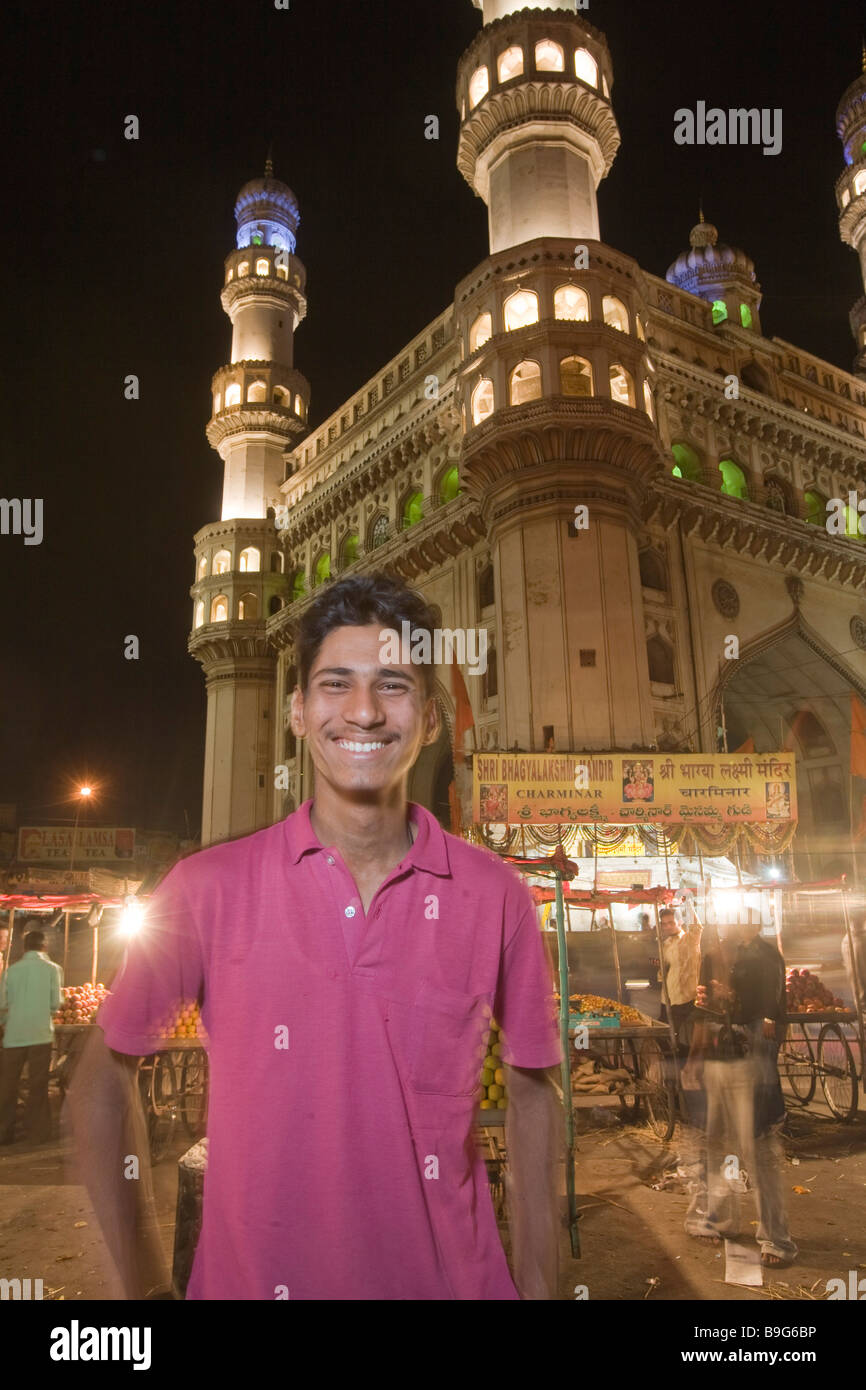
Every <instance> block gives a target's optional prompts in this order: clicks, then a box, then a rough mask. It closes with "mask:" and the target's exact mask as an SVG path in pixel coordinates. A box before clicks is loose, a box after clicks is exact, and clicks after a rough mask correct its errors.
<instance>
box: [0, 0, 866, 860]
mask: <svg viewBox="0 0 866 1390" xmlns="http://www.w3.org/2000/svg"><path fill="white" fill-rule="evenodd" d="M586 16H587V18H589V19H590V21H591V22H592V23H593V24H595V25H596V26H597V27H598V28H600V29H601V30H603V31H604V32H605V33H606V35H607V39H608V43H609V45H610V48H611V52H612V56H613V64H614V77H615V83H614V88H613V93H612V95H613V102H614V108H615V111H616V115H617V119H618V122H619V126H620V130H621V132H622V141H623V143H622V148H621V150H620V153H619V155H618V156H617V159H616V161H615V163H614V166H613V170H612V172H611V174H610V176H609V177H608V179H607V180H606V181H605V182H604V183H603V184H602V185H601V188H600V190H599V205H600V217H601V233H602V238H603V239H604V240H605V241H606V242H608V243H610V244H611V245H612V246H614V247H617V248H619V249H620V250H622V251H625V252H627V253H628V254H630V255H632V256H634V257H635V258H636V259H637V260H638V261H639V262H640V263H641V265H642V266H643V267H644V268H645V269H647V270H649V271H651V272H653V273H655V274H657V275H664V273H665V270H666V269H667V267H668V265H669V264H670V263H671V262H672V261H673V260H674V259H675V257H676V256H677V254H678V253H679V252H680V251H681V250H682V249H684V248H685V247H686V246H687V244H688V232H689V229H690V228H691V226H692V225H693V224H694V222H695V221H696V220H697V207H698V199H699V197H701V196H702V197H703V200H704V212H705V215H706V217H707V219H708V220H709V221H712V222H714V223H715V224H716V225H717V226H718V228H719V231H720V236H721V239H722V240H723V241H729V242H732V243H734V244H735V245H739V246H742V247H744V248H745V249H746V250H747V252H748V253H749V254H750V255H751V256H752V258H753V259H754V261H755V264H756V267H757V272H758V279H759V281H760V283H761V285H762V288H763V292H764V304H763V309H762V316H763V328H764V332H765V334H767V336H772V335H774V334H776V335H778V336H780V337H782V338H786V339H788V340H790V341H792V342H794V343H797V344H799V345H801V346H802V347H803V348H805V349H807V350H809V351H811V352H814V353H817V354H819V355H821V356H823V357H825V358H827V360H828V361H830V362H832V363H834V364H836V365H838V366H840V367H843V368H845V369H850V365H851V360H852V357H853V352H854V345H853V340H852V339H851V337H850V332H849V329H848V322H847V314H848V310H849V308H850V307H851V305H852V304H853V302H854V301H855V300H856V299H857V298H858V296H859V295H860V294H861V293H862V286H861V284H860V280H859V272H858V264H857V258H856V256H855V254H854V252H853V251H851V250H850V249H849V248H847V247H845V246H843V245H842V243H841V242H840V240H839V235H838V229H837V223H836V206H835V199H834V193H833V189H834V183H835V180H836V178H837V177H838V175H839V174H840V173H841V171H842V154H841V145H840V144H839V142H838V140H837V138H836V135H835V129H834V116H835V110H836V105H837V103H838V100H839V98H840V97H841V95H842V92H843V91H844V89H845V88H846V87H847V86H848V84H849V83H850V82H852V81H853V80H854V79H855V78H856V77H857V75H858V73H859V71H860V35H861V27H862V26H863V24H864V18H863V13H862V10H861V7H860V6H859V5H858V4H854V3H848V4H833V5H831V6H827V7H822V6H819V5H812V4H809V5H806V4H804V3H802V0H801V3H799V4H791V3H786V4H765V3H760V4H756V3H755V0H728V3H727V4H725V5H724V6H721V5H717V6H711V7H702V6H697V5H695V4H694V3H688V4H687V3H684V0H664V3H661V4H656V5H653V4H651V3H649V0H644V3H641V4H636V3H635V0H591V5H590V9H589V11H588V12H586ZM480 21H481V14H480V11H478V10H476V9H475V8H474V7H473V6H472V4H471V0H430V3H421V0H409V3H399V0H363V3H350V0H339V3H336V4H324V3H322V0H291V7H290V9H289V11H288V12H284V11H277V10H275V9H274V8H273V4H272V0H271V3H269V2H268V0H246V3H244V4H239V3H231V4H226V3H222V4H221V3H217V0H214V3H209V4H201V3H198V0H183V3H182V4H181V5H177V6H171V5H166V4H161V5H154V4H153V3H148V4H144V3H136V0H131V2H128V3H121V4H118V3H117V0H112V2H111V3H110V4H109V3H88V0H78V3H76V4H69V5H54V6H51V7H48V8H46V7H44V6H42V5H37V4H35V3H34V4H28V5H16V4H14V3H12V4H11V5H9V6H8V7H7V8H6V9H5V11H4V39H5V47H6V51H7V54H8V55H9V57H10V59H11V60H12V67H13V77H12V78H11V82H12V88H11V90H10V89H9V88H7V94H8V96H9V97H10V100H9V101H8V103H7V119H6V138H5V141H4V146H5V153H6V178H5V194H6V196H5V199H4V201H5V206H6V213H5V223H6V229H7V237H6V247H5V252H4V256H3V268H4V271H5V274H4V276H3V281H4V301H3V311H4V330H5V331H4V335H3V337H4V347H5V349H6V351H5V353H4V367H3V381H4V387H5V390H4V392H3V399H4V410H3V423H4V436H5V437H4V440H3V454H2V460H3V469H2V495H4V496H6V497H42V498H43V499H44V511H45V536H44V540H43V542H42V544H41V545H39V546H25V545H24V544H23V538H22V537H20V536H0V584H2V589H0V592H2V594H3V596H4V605H3V623H2V634H3V637H2V663H0V673H2V678H0V686H2V697H0V698H2V730H3V735H2V745H0V758H2V763H0V801H5V802H17V803H18V808H19V820H20V821H21V822H22V823H28V822H29V823H34V822H35V823H37V824H39V823H42V822H44V821H50V820H53V819H58V818H61V817H64V816H71V814H72V810H71V807H70V803H69V793H70V789H71V787H72V786H73V785H74V784H75V782H76V780H77V779H80V778H82V777H84V776H86V777H88V778H90V779H92V780H93V781H94V783H95V784H96V785H98V786H99V787H100V797H99V801H98V804H97V805H95V806H94V807H93V809H92V811H91V813H90V814H91V816H92V819H93V821H96V822H99V823H105V824H119V825H125V824H130V825H137V826H140V827H149V828H153V829H159V828H165V829H173V830H176V831H177V832H178V833H180V834H185V833H186V819H185V816H188V820H189V827H190V830H191V832H192V833H193V834H194V835H195V834H197V833H198V830H199V827H200V820H201V773H202V759H203V739H204V715H205V695H204V681H203V677H202V674H201V668H200V667H199V666H198V664H197V663H196V662H194V661H193V660H192V658H191V657H189V656H188V655H187V652H186V638H187V633H188V630H189V626H190V621H191V602H190V599H189V597H188V590H189V586H190V584H191V583H192V581H193V549H192V537H193V534H194V532H195V531H196V530H198V529H199V527H201V526H203V525H205V524H206V523H208V522H210V521H215V520H218V518H219V514H220V500H221V487H222V464H221V462H220V460H219V457H218V455H217V454H216V453H214V452H213V451H212V450H211V449H210V448H209V446H208V444H207V441H206V439H205V434H204V430H205V425H206V422H207V419H208V415H209V410H210V380H211V376H212V374H213V373H214V372H215V371H216V369H217V368H218V367H220V366H221V365H223V364H224V363H225V362H226V361H227V360H228V356H229V346H230V335H231V328H230V324H229V321H228V319H227V318H226V316H225V315H224V314H223V311H222V309H221V307H220V302H219V291H220V287H221V284H222V279H223V259H224V257H225V256H226V254H227V253H228V252H229V251H230V250H231V249H232V247H233V246H234V230H235V226H234V218H233V207H234V200H235V196H236V194H237V192H238V190H239V188H240V186H241V185H242V184H243V183H244V182H246V180H247V179H249V178H252V177H254V176H257V175H259V174H261V173H262V172H263V167H264V160H265V156H266V153H267V148H268V145H269V144H270V143H271V142H273V159H274V168H275V173H276V175H277V176H278V177H279V178H282V179H284V180H285V181H286V182H287V183H289V184H290V185H291V187H292V188H293V189H294V191H295V193H296V194H297V197H298V199H299V202H300V209H301V223H300V227H299V231H298V254H299V256H300V257H301V259H302V260H303V261H304V263H305V265H306V267H307V291H308V297H309V311H308V317H307V319H306V320H305V322H304V323H303V324H302V325H301V327H300V329H299V330H298V333H297V334H296V338H295V364H296V366H297V367H298V369H299V370H300V371H302V372H303V373H304V374H305V376H306V377H307V378H308V379H309V381H310V382H311V385H312V407H311V423H312V425H313V427H316V426H317V425H318V423H319V422H320V421H321V420H322V419H323V418H325V417H326V416H327V415H328V414H330V412H331V411H332V410H334V409H335V407H336V406H337V405H339V404H340V402H341V401H343V400H344V399H345V398H346V397H347V396H348V395H349V394H350V393H351V392H352V391H353V390H355V389H356V388H357V387H358V386H359V385H360V384H361V383H362V382H363V381H364V380H365V379H366V378H367V377H368V376H370V375H371V374H372V373H373V372H375V371H376V369H377V368H378V367H380V366H381V365H382V364H383V363H384V362H385V361H386V360H387V359H388V358H389V357H391V356H393V355H394V354H395V353H396V352H398V351H399V349H400V348H401V347H402V345H403V344H404V343H405V342H406V341H407V340H408V339H409V338H410V337H411V336H412V335H413V334H415V333H417V332H418V331H419V330H420V329H421V328H422V327H423V326H424V325H425V324H426V323H427V322H428V321H429V320H430V319H431V318H433V317H434V316H435V315H436V314H437V313H439V312H440V311H441V310H442V309H444V308H445V307H446V305H447V304H448V303H449V302H450V301H451V299H452V297H453V290H454V286H455V284H456V283H457V282H458V281H459V280H460V279H462V277H463V276H464V275H466V274H467V273H468V272H469V271H470V270H471V269H472V267H473V266H475V265H476V264H477V263H478V262H479V261H481V260H483V259H484V257H485V255H486V254H487V221H486V209H485V207H484V205H483V203H482V202H481V201H480V200H479V199H476V198H475V197H474V195H473V194H472V192H471V191H470V190H469V188H468V186H467V185H466V184H465V183H464V182H463V179H462V178H461V176H460V175H459V174H458V172H457V169H456V166H455V153H456V142H457V112H456V108H455V100H454V86H455V77H456V67H457V60H458V58H459V56H460V54H461V53H462V51H463V49H464V48H465V47H466V46H467V45H468V44H469V42H470V41H471V40H472V38H473V37H474V35H475V34H476V33H477V31H478V28H479V26H480ZM699 100H704V101H706V102H707V103H708V105H720V106H723V107H728V106H746V107H749V106H758V107H777V106H778V107H782V108H783V111H784V148H783V152H782V154H781V155H779V156H778V157H776V158H772V157H765V156H764V155H763V154H762V153H761V151H760V149H749V150H742V149H730V150H729V149H726V148H724V147H720V148H711V149H708V148H703V149H700V148H695V149H683V148H679V147H677V146H676V145H675V144H674V142H673V127H674V121H673V114H674V111H675V110H676V108H677V107H680V106H688V107H691V108H694V107H695V105H696V103H697V101H699ZM130 113H134V114H135V115H137V116H138V117H139V119H140V124H141V137H140V139H139V140H138V141H137V142H130V141H126V140H125V139H124V138H123V121H124V117H125V116H126V115H128V114H130ZM429 113H436V114H437V115H439V117H440V122H441V138H440V140H439V141H438V142H431V141H427V140H425V139H424V118H425V116H426V115H427V114H429ZM128 373H136V374H137V375H138V376H139V378H140V381H141V399H140V400H139V401H137V402H128V401H125V400H124V396H123V380H124V377H125V376H126V375H127V374H128ZM130 633H135V634H136V635H137V636H138V637H139V639H140V644H141V658H140V660H138V661H127V660H125V659H124V657H123V639H124V637H125V636H126V635H127V634H130Z"/></svg>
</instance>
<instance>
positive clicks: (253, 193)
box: [235, 159, 301, 251]
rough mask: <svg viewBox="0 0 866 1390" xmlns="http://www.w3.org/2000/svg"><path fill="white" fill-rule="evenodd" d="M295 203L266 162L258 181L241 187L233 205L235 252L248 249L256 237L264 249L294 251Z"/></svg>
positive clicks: (297, 219) (284, 185) (271, 166)
mask: <svg viewBox="0 0 866 1390" xmlns="http://www.w3.org/2000/svg"><path fill="white" fill-rule="evenodd" d="M300 220H301V217H300V212H299V210H298V200H297V198H296V197H295V195H294V193H293V192H292V190H291V188H289V185H288V184H287V183H283V181H282V179H277V178H274V170H273V165H272V163H271V161H270V159H268V160H267V162H266V164H265V172H264V175H263V176H262V177H261V178H258V179H250V180H249V182H248V183H245V184H244V186H243V188H242V189H241V191H240V193H239V194H238V196H237V200H236V202H235V221H236V222H237V224H238V235H237V244H238V248H240V247H242V246H249V245H250V244H251V242H253V241H254V238H255V237H256V236H257V234H260V235H261V238H262V243H261V244H264V245H268V246H284V247H285V249H286V250H288V251H294V249H295V243H296V238H295V233H296V231H297V229H298V223H299V222H300Z"/></svg>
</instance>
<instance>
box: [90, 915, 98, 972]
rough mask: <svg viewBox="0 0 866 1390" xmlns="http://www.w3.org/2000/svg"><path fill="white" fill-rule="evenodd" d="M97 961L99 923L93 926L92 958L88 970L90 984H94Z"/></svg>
mask: <svg viewBox="0 0 866 1390" xmlns="http://www.w3.org/2000/svg"><path fill="white" fill-rule="evenodd" d="M98 960H99V923H98V922H94V924H93V958H92V963H91V968H90V983H91V984H92V985H95V984H96V966H97V962H98Z"/></svg>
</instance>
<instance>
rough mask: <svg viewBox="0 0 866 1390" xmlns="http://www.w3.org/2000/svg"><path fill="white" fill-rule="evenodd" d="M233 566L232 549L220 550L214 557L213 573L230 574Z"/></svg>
mask: <svg viewBox="0 0 866 1390" xmlns="http://www.w3.org/2000/svg"><path fill="white" fill-rule="evenodd" d="M231 567H232V553H231V551H230V550H218V551H217V553H216V555H215V556H214V557H213V569H212V570H211V574H228V573H229V571H230V569H231Z"/></svg>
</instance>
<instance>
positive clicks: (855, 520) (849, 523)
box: [845, 505, 863, 540]
mask: <svg viewBox="0 0 866 1390" xmlns="http://www.w3.org/2000/svg"><path fill="white" fill-rule="evenodd" d="M859 522H860V515H859V513H858V511H857V508H856V507H849V506H847V505H846V507H845V535H846V536H848V538H849V539H850V540H862V539H863V538H862V536H861V534H860V527H859Z"/></svg>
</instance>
